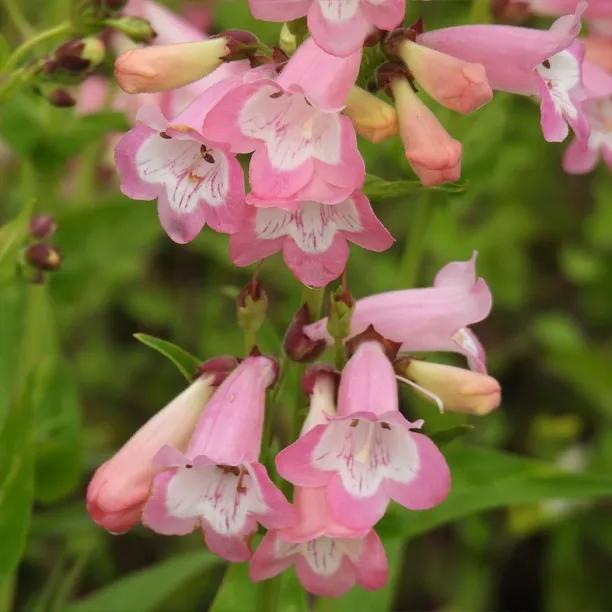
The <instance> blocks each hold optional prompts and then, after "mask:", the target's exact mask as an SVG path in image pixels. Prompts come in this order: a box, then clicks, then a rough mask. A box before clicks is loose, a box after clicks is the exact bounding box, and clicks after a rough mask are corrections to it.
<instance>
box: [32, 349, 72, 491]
mask: <svg viewBox="0 0 612 612" xmlns="http://www.w3.org/2000/svg"><path fill="white" fill-rule="evenodd" d="M46 366H47V367H45V368H44V369H43V371H42V375H41V384H40V387H41V391H40V393H39V397H38V398H37V401H36V407H35V416H36V418H35V436H36V438H35V444H36V446H35V448H36V499H37V500H39V501H42V502H51V501H56V500H58V499H61V498H62V497H65V496H66V495H68V494H69V493H71V492H72V491H73V490H74V489H75V488H76V486H77V485H78V484H79V479H80V476H81V467H82V465H81V442H80V439H81V419H80V405H79V399H78V395H77V389H76V386H75V384H74V381H73V380H72V378H71V377H70V370H69V368H68V367H67V365H66V364H65V363H63V362H62V361H58V360H51V361H49V362H48V363H47V364H46Z"/></svg>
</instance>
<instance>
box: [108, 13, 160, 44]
mask: <svg viewBox="0 0 612 612" xmlns="http://www.w3.org/2000/svg"><path fill="white" fill-rule="evenodd" d="M105 23H106V25H108V26H110V27H111V28H114V29H115V30H117V31H118V32H121V33H122V34H125V35H126V36H127V37H128V38H129V39H130V40H132V41H134V42H136V43H149V42H151V41H152V40H153V39H154V38H155V37H156V36H157V33H156V32H155V30H154V29H153V27H152V26H151V24H150V23H149V22H148V21H147V20H146V19H141V18H140V17H127V16H123V17H118V18H117V19H107V20H106V21H105Z"/></svg>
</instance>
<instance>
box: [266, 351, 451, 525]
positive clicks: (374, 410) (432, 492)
mask: <svg viewBox="0 0 612 612" xmlns="http://www.w3.org/2000/svg"><path fill="white" fill-rule="evenodd" d="M397 395H398V392H397V383H396V380H395V373H394V371H393V366H392V364H391V362H390V361H389V359H388V358H387V356H386V355H385V353H384V351H383V348H382V346H381V345H380V344H379V343H378V342H377V341H372V340H370V341H363V342H362V343H361V344H360V345H359V346H358V347H357V350H356V351H355V354H354V355H353V356H352V357H351V359H350V360H349V362H348V363H347V365H346V367H345V368H344V370H343V372H342V378H341V382H340V390H339V398H338V416H337V417H334V418H332V419H330V421H329V423H328V424H322V425H317V426H316V427H314V428H313V429H312V430H311V431H309V432H308V433H306V434H305V435H304V436H302V437H301V438H300V439H299V440H297V441H296V442H294V443H293V444H292V445H291V446H288V447H287V448H285V449H284V450H282V451H281V452H280V453H279V454H278V455H277V456H276V466H277V469H278V472H279V474H280V475H281V476H282V477H283V478H285V479H286V480H289V481H290V482H292V483H293V484H295V485H296V486H298V487H326V491H327V501H328V503H329V509H330V512H331V515H332V517H333V518H334V520H335V521H336V522H338V523H340V524H341V525H343V526H344V527H346V528H348V529H355V530H360V529H368V528H370V527H372V526H373V525H374V524H375V523H376V522H377V521H378V520H380V518H381V517H382V516H383V514H384V513H385V510H386V508H387V505H388V504H389V500H390V499H394V500H395V501H397V502H398V503H400V504H401V505H403V506H405V507H406V508H409V509H411V510H422V509H425V508H431V507H433V506H435V505H437V504H439V503H441V502H442V501H443V500H444V499H445V498H446V496H447V494H448V491H449V488H450V473H449V470H448V466H447V465H446V461H445V460H444V457H443V456H442V454H441V453H440V451H439V450H438V449H437V448H436V446H435V445H434V444H433V442H432V441H431V440H430V439H429V438H427V437H426V436H424V435H422V434H419V433H415V432H414V431H412V430H413V429H415V428H419V427H420V426H421V425H422V421H419V422H416V423H410V422H408V421H406V419H404V417H403V416H402V415H401V413H400V412H399V410H398V397H397Z"/></svg>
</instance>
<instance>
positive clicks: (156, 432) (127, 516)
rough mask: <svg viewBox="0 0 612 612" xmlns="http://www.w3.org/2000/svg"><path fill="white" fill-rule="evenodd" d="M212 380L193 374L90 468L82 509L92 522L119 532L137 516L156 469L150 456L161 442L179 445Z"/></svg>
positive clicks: (192, 425) (186, 438)
mask: <svg viewBox="0 0 612 612" xmlns="http://www.w3.org/2000/svg"><path fill="white" fill-rule="evenodd" d="M213 381H214V376H212V375H205V376H202V377H200V378H198V379H197V380H196V381H195V382H194V383H193V384H191V385H190V386H189V387H187V388H186V389H185V390H184V391H183V392H182V393H181V394H180V395H178V396H177V397H175V398H174V399H173V400H172V401H171V402H170V403H169V404H168V405H167V406H166V407H165V408H163V409H162V410H160V411H159V412H158V413H157V414H156V415H154V416H153V417H152V418H151V419H150V420H149V421H147V422H146V423H145V424H144V425H143V426H142V427H141V428H140V429H139V430H138V431H137V432H136V433H135V434H134V435H133V436H132V437H131V438H130V439H129V440H128V441H127V442H126V443H125V444H124V445H123V447H122V448H121V449H120V450H119V451H118V452H117V453H115V455H113V456H112V457H111V458H110V459H109V460H108V461H107V462H106V463H104V464H102V465H101V466H100V467H99V468H98V469H97V470H96V473H95V474H94V476H93V478H92V479H91V482H90V483H89V486H88V488H87V511H88V512H89V514H90V515H91V518H92V519H93V520H94V521H95V522H96V523H97V524H98V525H100V526H101V527H104V528H105V529H107V530H108V531H110V532H113V533H123V532H125V531H128V530H129V529H131V528H132V527H133V526H134V525H135V524H136V523H138V522H139V521H140V513H141V510H142V507H143V505H144V503H145V501H146V499H147V497H148V495H149V489H150V487H151V482H152V480H153V476H154V475H155V473H156V471H157V470H156V468H155V466H154V465H153V457H154V456H155V454H156V453H157V451H158V450H159V449H160V448H161V447H162V446H164V445H166V444H168V445H170V446H173V447H174V448H176V449H178V450H180V451H182V450H184V449H185V447H186V446H187V443H188V441H189V438H190V437H191V434H192V433H193V430H194V428H195V425H196V422H197V420H198V418H199V416H200V415H201V413H202V409H203V408H204V406H205V405H206V402H208V400H209V399H210V397H211V395H212V393H213V391H214V387H213V385H212V383H213Z"/></svg>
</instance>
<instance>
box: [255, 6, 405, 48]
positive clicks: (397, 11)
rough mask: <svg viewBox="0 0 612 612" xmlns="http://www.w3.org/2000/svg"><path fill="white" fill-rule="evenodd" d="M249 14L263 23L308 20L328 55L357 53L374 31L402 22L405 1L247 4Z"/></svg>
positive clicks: (315, 37)
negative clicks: (303, 18)
mask: <svg viewBox="0 0 612 612" xmlns="http://www.w3.org/2000/svg"><path fill="white" fill-rule="evenodd" d="M249 5H250V7H251V12H252V13H253V15H254V16H255V17H257V18H258V19H263V20H266V21H278V22H282V21H291V20H292V19H298V18H299V17H303V16H304V15H307V16H308V29H309V30H310V32H311V34H312V37H313V38H314V39H315V41H316V43H317V44H318V45H319V47H321V48H322V49H324V50H325V51H327V53H331V54H332V55H338V56H346V55H350V54H351V53H354V52H355V51H357V50H358V49H361V47H362V45H363V42H364V40H365V38H366V36H367V35H368V34H369V33H370V31H371V30H373V29H374V28H375V27H376V28H379V29H381V30H393V29H394V28H395V27H396V26H397V25H398V24H399V23H400V22H401V21H402V19H403V18H404V12H405V10H406V6H405V5H406V2H405V0H337V1H335V2H330V1H329V0H297V1H295V0H249Z"/></svg>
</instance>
